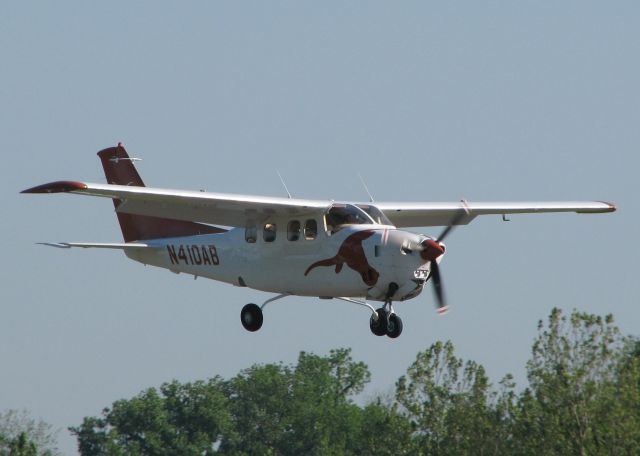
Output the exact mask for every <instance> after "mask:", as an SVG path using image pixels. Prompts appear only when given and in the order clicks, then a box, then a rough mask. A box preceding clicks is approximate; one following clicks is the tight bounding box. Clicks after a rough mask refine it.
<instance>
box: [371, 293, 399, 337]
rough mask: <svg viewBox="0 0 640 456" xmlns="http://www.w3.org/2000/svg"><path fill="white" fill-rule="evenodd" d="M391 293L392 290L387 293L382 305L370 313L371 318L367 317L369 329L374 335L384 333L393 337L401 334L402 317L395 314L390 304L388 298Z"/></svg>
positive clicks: (382, 334) (383, 334)
mask: <svg viewBox="0 0 640 456" xmlns="http://www.w3.org/2000/svg"><path fill="white" fill-rule="evenodd" d="M390 288H391V287H390ZM390 291H391V290H390ZM394 292H395V291H394ZM391 295H393V293H392V292H390V293H389V294H388V295H387V300H386V301H385V303H384V306H382V307H380V308H379V309H377V310H376V312H375V313H374V314H372V315H371V318H369V329H371V332H372V333H373V334H375V335H376V336H385V335H386V336H389V337H390V338H391V339H395V338H396V337H398V336H399V335H400V334H402V319H401V318H400V317H399V316H398V315H396V313H395V311H394V310H393V304H391V299H390V296H391Z"/></svg>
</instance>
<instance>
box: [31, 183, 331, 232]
mask: <svg viewBox="0 0 640 456" xmlns="http://www.w3.org/2000/svg"><path fill="white" fill-rule="evenodd" d="M22 193H74V194H79V195H90V196H102V197H106V198H112V199H118V200H121V201H122V204H120V205H119V206H118V208H117V209H116V210H117V212H122V213H126V214H136V215H149V216H154V217H165V218H170V219H175V220H188V221H192V222H202V223H211V224H214V225H224V226H245V225H246V224H247V223H248V222H260V221H262V220H264V219H266V218H268V217H270V216H273V215H284V216H300V215H306V214H318V213H319V212H323V211H325V210H326V209H327V208H328V207H329V206H330V205H331V203H330V202H329V201H317V200H303V199H293V198H291V199H290V198H274V197H264V196H247V195H234V194H227V193H210V192H194V191H183V190H168V189H161V188H152V187H137V186H127V185H111V184H94V183H89V182H75V181H57V182H50V183H48V184H44V185H40V186H37V187H33V188H30V189H27V190H24V191H23V192H22Z"/></svg>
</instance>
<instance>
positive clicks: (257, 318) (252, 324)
mask: <svg viewBox="0 0 640 456" xmlns="http://www.w3.org/2000/svg"><path fill="white" fill-rule="evenodd" d="M262 319H263V317H262V309H261V308H260V307H259V306H258V305H256V304H247V305H246V306H244V307H243V308H242V311H241V312H240V321H241V322H242V326H244V329H246V330H247V331H251V332H254V331H257V330H259V329H260V328H262Z"/></svg>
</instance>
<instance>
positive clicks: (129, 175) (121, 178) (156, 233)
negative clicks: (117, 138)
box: [98, 143, 226, 242]
mask: <svg viewBox="0 0 640 456" xmlns="http://www.w3.org/2000/svg"><path fill="white" fill-rule="evenodd" d="M98 157H100V160H101V161H102V167H103V168H104V174H105V176H106V178H107V183H109V184H116V185H132V186H136V187H144V182H142V178H141V177H140V174H138V171H137V170H136V167H135V166H134V165H133V161H132V159H131V158H130V157H129V155H128V154H127V151H126V150H125V149H124V147H123V146H122V144H120V143H118V145H117V146H116V147H109V148H107V149H103V150H101V151H100V152H98ZM120 204H122V201H121V200H119V199H114V200H113V205H114V206H115V207H116V209H117V208H118V206H120ZM117 216H118V222H119V223H120V228H121V229H122V235H123V237H124V240H125V242H133V241H140V240H145V239H160V238H168V237H180V236H194V235H197V234H213V233H222V232H224V231H226V230H224V229H222V228H217V227H213V226H209V225H205V224H202V223H195V222H186V221H182V220H174V219H167V218H161V217H150V216H146V215H133V214H124V213H119V212H118V213H117Z"/></svg>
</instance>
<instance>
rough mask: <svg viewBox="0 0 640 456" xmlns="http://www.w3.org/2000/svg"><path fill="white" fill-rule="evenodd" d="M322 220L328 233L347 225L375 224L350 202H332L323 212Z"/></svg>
mask: <svg viewBox="0 0 640 456" xmlns="http://www.w3.org/2000/svg"><path fill="white" fill-rule="evenodd" d="M324 220H325V223H326V225H327V231H328V232H330V233H335V232H336V231H339V230H340V229H342V228H344V227H345V226H348V225H362V224H375V221H374V220H373V219H372V218H371V217H370V216H369V215H367V213H366V212H364V211H363V210H362V209H360V208H358V207H356V206H354V205H352V204H334V205H333V206H331V208H330V209H329V210H328V211H327V213H326V214H325V216H324Z"/></svg>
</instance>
